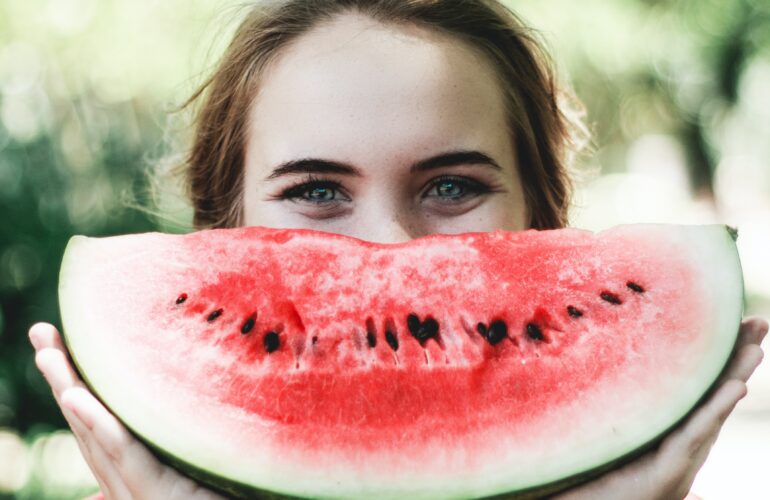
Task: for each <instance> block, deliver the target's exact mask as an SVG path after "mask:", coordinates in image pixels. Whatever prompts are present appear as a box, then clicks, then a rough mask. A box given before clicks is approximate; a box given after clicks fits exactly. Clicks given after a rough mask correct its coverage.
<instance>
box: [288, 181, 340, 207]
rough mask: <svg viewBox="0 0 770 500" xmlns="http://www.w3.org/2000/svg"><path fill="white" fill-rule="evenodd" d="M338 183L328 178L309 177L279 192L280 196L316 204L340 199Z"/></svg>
mask: <svg viewBox="0 0 770 500" xmlns="http://www.w3.org/2000/svg"><path fill="white" fill-rule="evenodd" d="M340 187H341V186H340V184H339V183H337V182H334V181H329V180H320V179H314V178H310V179H308V180H307V181H305V182H301V183H299V184H296V185H294V186H291V187H290V188H288V189H286V190H285V191H283V192H282V193H281V198H283V199H287V200H293V201H305V202H308V203H314V204H317V205H323V204H331V203H336V202H338V201H340V199H339V194H340V192H339V190H340Z"/></svg>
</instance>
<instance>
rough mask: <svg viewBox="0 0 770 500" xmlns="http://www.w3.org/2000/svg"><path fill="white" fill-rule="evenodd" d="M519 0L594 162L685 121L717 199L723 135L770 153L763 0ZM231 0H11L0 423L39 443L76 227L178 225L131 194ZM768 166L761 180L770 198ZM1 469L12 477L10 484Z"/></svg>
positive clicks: (696, 161)
mask: <svg viewBox="0 0 770 500" xmlns="http://www.w3.org/2000/svg"><path fill="white" fill-rule="evenodd" d="M507 3H509V4H510V5H512V6H513V7H514V9H516V10H517V11H519V12H520V13H521V14H523V16H524V18H525V19H527V20H529V21H530V22H531V23H532V25H533V26H535V27H536V28H537V29H538V30H540V31H541V32H542V33H543V35H544V38H545V39H546V40H547V41H548V42H549V43H550V45H551V46H552V49H553V52H554V53H555V55H556V60H557V63H558V64H559V65H560V66H561V67H562V69H563V70H564V73H563V75H562V76H566V75H569V77H570V80H571V82H572V84H573V85H574V88H575V89H576V93H577V95H578V96H579V97H580V99H581V100H582V101H583V102H584V103H585V105H586V108H587V109H588V122H589V124H590V125H591V128H592V130H593V131H594V133H595V139H594V144H595V148H594V149H595V151H594V155H593V156H592V157H591V158H590V159H587V160H586V163H587V164H591V165H594V166H598V167H599V168H600V169H601V171H602V173H603V174H607V173H613V172H622V171H624V170H625V169H626V166H627V163H628V161H627V160H628V155H629V150H630V149H631V148H632V147H633V146H634V144H635V143H636V142H637V141H638V140H639V139H640V138H642V137H644V136H647V135H650V134H657V135H665V136H667V137H671V138H673V140H674V141H676V143H678V144H679V145H680V146H681V148H682V151H684V154H685V160H686V161H685V164H686V167H687V172H688V174H689V180H688V182H689V188H690V190H691V194H692V196H693V197H694V199H696V198H697V199H703V198H705V199H706V200H707V201H708V203H711V204H712V205H713V206H714V207H717V208H719V207H720V206H721V207H724V206H725V204H727V205H729V206H728V208H729V207H731V206H732V205H730V203H728V202H726V201H725V200H722V199H720V188H719V186H718V185H717V184H718V179H717V178H716V177H717V174H718V171H719V169H720V168H723V169H726V168H728V166H729V165H732V163H729V162H724V161H723V160H725V156H726V155H727V152H729V151H732V150H734V149H735V148H738V149H740V151H741V154H743V155H744V156H745V155H748V156H750V158H748V159H745V158H744V157H741V158H744V159H745V160H746V161H749V162H752V161H753V162H755V163H756V164H758V165H760V169H761V168H764V169H765V170H767V162H766V158H768V157H770V146H768V144H770V129H769V128H768V127H769V125H768V123H770V97H768V95H770V92H769V91H768V89H770V2H768V1H767V0H679V1H675V0H671V1H663V0H617V1H614V2H606V1H604V0H584V1H581V2H572V1H569V0H550V1H548V2H541V1H536V0H521V1H518V2H514V1H512V0H511V1H508V2H507ZM232 5H234V3H233V2H226V1H218V2H217V1H214V0H210V1H202V0H199V1H194V2H190V1H183V0H168V1H164V2H155V1H150V0H141V1H132V2H129V1H127V0H109V1H101V0H100V1H96V0H58V1H57V0H49V1H43V0H4V1H3V2H2V3H0V211H1V214H2V216H1V217H0V300H1V302H2V309H1V310H0V429H1V428H8V429H12V430H13V432H15V433H18V434H19V435H20V436H22V437H23V438H24V440H25V441H26V442H27V443H32V441H33V440H35V439H36V437H38V436H44V435H48V433H50V432H51V431H53V430H54V429H58V428H63V427H64V426H65V425H64V421H63V419H62V418H61V415H60V413H59V411H58V409H57V408H56V406H55V404H54V402H53V399H52V398H51V396H50V391H49V390H48V388H47V386H46V384H45V383H44V382H43V380H42V379H41V377H40V375H39V374H38V372H37V370H36V368H35V366H34V362H33V358H32V350H31V348H30V346H29V345H28V341H27V338H26V331H27V329H28V328H29V326H30V325H31V324H32V323H34V322H36V321H49V322H52V323H54V324H58V323H59V314H58V306H57V298H56V288H57V278H58V269H59V264H60V259H61V255H62V251H63V249H64V246H65V244H66V242H67V239H68V238H69V237H70V236H71V235H73V234H88V235H94V236H96V235H112V234H121V233H131V232H139V231H149V230H154V229H156V228H158V227H165V226H162V225H159V224H160V223H159V221H158V220H157V219H156V218H154V217H153V216H151V215H148V213H147V212H143V211H138V210H135V209H132V208H130V201H131V200H136V199H139V200H144V199H146V196H145V193H146V191H147V184H146V171H147V168H148V167H149V166H151V165H152V164H153V162H154V161H155V160H156V159H157V158H160V157H161V156H162V155H164V154H165V153H166V152H167V143H166V141H164V128H165V123H166V113H165V111H166V110H167V109H168V108H169V103H173V102H179V101H180V99H181V98H183V97H184V94H185V91H189V89H190V83H191V81H195V80H196V78H197V77H198V76H199V74H201V73H205V71H206V65H207V64H210V63H211V62H212V61H213V60H215V57H216V54H217V53H218V51H219V50H220V49H221V46H222V43H223V42H224V41H226V40H227V36H226V31H227V30H228V29H231V27H232V23H230V20H231V19H230V18H231V17H234V15H235V14H237V11H236V10H235V9H234V8H232ZM736 135H737V136H738V137H737V138H736V137H734V136H736ZM741 137H744V138H745V139H741ZM741 140H743V141H745V143H746V144H747V145H746V146H742V144H744V143H743V142H741ZM730 141H732V142H730ZM736 141H737V142H736ZM736 144H737V145H736ZM730 154H732V153H730ZM742 161H743V160H742ZM723 163H724V164H726V165H728V166H723V167H722V166H720V165H721V164H723ZM725 172H726V173H725ZM761 173H762V172H761V171H760V174H761ZM721 175H723V176H726V178H727V179H729V178H730V177H729V176H730V175H732V174H731V172H730V171H724V172H723V173H722V174H721ZM734 175H742V174H741V173H740V172H738V171H736V173H735V174H734ZM763 175H764V174H762V175H759V176H758V177H757V178H756V179H755V180H754V182H755V183H758V189H759V190H760V191H761V192H762V193H764V195H763V196H764V198H763V199H764V202H761V203H766V202H767V200H768V199H770V175H764V177H763ZM760 208H761V209H762V210H764V209H766V208H767V205H762V206H761V207H760ZM718 213H719V212H718ZM723 213H724V214H726V215H725V217H724V218H726V219H730V217H732V216H733V215H734V214H736V213H738V212H735V211H732V212H723ZM115 289H116V293H119V290H120V284H116V288H115ZM766 290H767V288H765V289H763V290H760V289H753V290H750V293H751V297H752V299H751V300H752V303H753V304H755V305H756V304H759V306H756V308H758V310H765V311H767V309H763V308H766V307H768V302H769V299H768V298H767V293H766ZM1 460H2V457H0V462H1ZM33 469H34V467H33ZM0 476H1V474H0ZM38 479H39V478H38ZM2 481H3V479H2V477H0V495H2V494H3V493H2V492H3V491H5V492H6V493H5V494H6V495H14V493H13V490H12V489H10V490H9V488H11V486H8V485H5V484H3V483H2ZM41 484H43V482H40V481H35V480H33V481H29V482H28V483H27V486H26V488H25V489H24V490H22V492H19V493H18V495H20V496H22V497H25V498H40V497H61V496H70V495H75V494H77V491H75V492H73V491H70V492H69V493H67V494H66V495H65V494H63V493H61V492H59V493H55V492H50V491H44V490H43V489H41V488H42V486H41Z"/></svg>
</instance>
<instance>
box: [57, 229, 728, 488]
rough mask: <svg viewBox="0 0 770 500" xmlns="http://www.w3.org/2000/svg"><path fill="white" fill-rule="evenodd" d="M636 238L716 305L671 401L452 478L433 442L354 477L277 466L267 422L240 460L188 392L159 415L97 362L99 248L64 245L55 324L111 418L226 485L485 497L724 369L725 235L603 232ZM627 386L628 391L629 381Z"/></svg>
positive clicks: (538, 479) (646, 428) (630, 440)
mask: <svg viewBox="0 0 770 500" xmlns="http://www.w3.org/2000/svg"><path fill="white" fill-rule="evenodd" d="M640 230H648V231H661V232H662V233H661V234H664V235H665V237H663V236H662V237H661V241H669V242H672V243H677V242H678V244H681V245H682V246H683V247H684V248H688V247H689V248H694V249H695V250H693V251H692V252H691V258H692V259H693V260H694V267H695V268H696V269H699V270H700V276H702V277H703V283H702V284H701V288H699V290H702V291H708V292H706V293H711V294H712V297H711V298H710V300H708V302H709V303H711V304H713V305H714V306H715V307H713V308H711V309H709V310H707V311H706V312H708V313H710V314H712V317H711V318H710V320H711V321H710V323H711V324H713V325H714V327H713V336H712V337H711V338H712V340H713V341H712V344H711V345H710V346H707V348H706V352H705V353H704V354H703V355H702V362H701V363H700V364H699V365H698V367H699V371H698V372H695V373H692V376H691V377H690V378H689V380H688V381H687V383H685V384H684V385H682V386H681V388H680V390H679V392H678V394H677V395H676V397H670V398H669V399H671V401H667V402H666V408H665V409H666V410H668V413H665V414H664V413H663V412H662V411H661V412H659V413H657V412H645V413H643V414H640V415H638V417H637V418H636V419H633V418H632V419H629V420H627V425H626V426H625V428H624V429H622V430H621V431H622V432H623V435H618V436H616V437H615V439H605V440H602V441H596V440H591V438H590V436H589V429H587V431H586V436H587V437H586V442H585V443H584V446H580V447H576V446H575V445H574V443H573V444H571V445H570V448H569V449H565V450H563V451H562V452H560V453H557V452H555V450H554V448H555V447H556V446H559V443H558V442H549V443H548V446H549V449H547V450H544V453H543V455H542V456H538V451H537V450H538V448H537V443H533V444H532V445H531V446H528V447H523V448H521V450H520V451H518V452H517V451H515V447H516V445H517V443H507V442H506V439H505V436H504V435H500V436H497V437H498V449H496V450H490V452H489V454H490V457H493V458H494V460H489V461H488V462H487V463H486V464H485V465H484V468H483V469H480V470H475V471H468V474H465V475H463V474H457V473H453V474H451V475H444V476H442V475H441V469H442V468H441V462H442V460H445V461H446V464H447V468H448V469H452V470H456V469H457V465H456V463H457V462H458V461H462V459H463V457H462V453H458V454H457V455H458V456H452V455H451V454H449V455H448V454H447V450H448V449H451V446H452V443H444V442H441V441H436V442H435V443H434V444H433V446H435V449H434V450H430V451H432V453H433V456H434V457H435V462H436V463H435V464H433V465H432V466H431V467H430V469H431V470H428V471H426V470H416V469H415V470H412V471H402V473H401V474H400V475H399V477H392V476H389V475H388V474H382V467H380V465H381V464H380V463H379V462H378V460H379V459H380V458H381V457H377V456H373V457H369V458H370V459H371V462H372V463H371V465H370V466H369V467H366V468H365V469H362V470H361V471H359V472H360V473H359V475H358V477H351V475H350V474H349V471H348V470H347V469H346V468H345V466H344V463H345V460H342V459H341V460H339V461H335V460H334V459H333V458H334V457H329V460H328V461H327V463H324V464H323V466H319V467H317V468H315V469H309V468H301V469H300V468H297V467H296V466H294V465H293V464H292V463H291V461H290V460H289V461H284V462H281V458H282V457H280V456H276V451H277V449H271V448H270V445H269V435H270V426H271V425H273V424H271V423H269V422H265V425H264V429H261V431H264V433H265V436H266V439H265V443H266V444H267V445H266V446H265V447H264V448H263V449H259V450H250V451H251V454H250V456H243V453H242V452H243V450H242V449H240V448H238V447H237V446H236V445H238V444H239V443H232V444H233V447H231V448H229V449H228V448H225V447H224V446H221V445H222V443H229V442H228V435H229V433H228V430H227V429H219V428H217V426H215V425H211V426H208V427H206V430H207V433H206V434H201V432H200V427H198V425H199V424H200V422H201V421H205V420H206V417H205V416H206V415H210V416H211V419H210V421H211V422H212V423H214V422H215V420H214V417H215V416H216V414H217V411H218V410H219V409H218V408H216V407H214V406H213V405H210V404H209V402H206V401H202V402H201V401H196V399H195V394H192V393H191V394H187V395H182V397H181V398H179V399H180V400H185V398H187V399H188V400H189V401H190V402H191V403H192V404H195V407H191V408H188V410H189V411H190V412H191V415H196V417H200V419H197V418H196V419H193V418H191V419H189V420H187V419H184V420H181V421H180V420H178V419H174V418H176V416H177V415H172V416H171V417H170V416H169V415H167V414H166V413H165V412H164V411H163V410H164V407H163V405H162V404H158V405H152V404H147V401H146V399H147V394H146V392H145V391H150V392H152V390H153V389H152V388H149V389H148V388H136V387H132V384H131V383H130V378H124V377H120V376H116V375H115V374H114V370H113V366H115V362H114V359H106V358H105V357H104V356H102V353H103V352H105V351H104V348H103V347H102V346H100V344H99V342H100V339H102V338H103V336H100V335H99V333H100V331H99V328H100V327H101V325H97V324H96V323H95V322H94V321H92V320H91V319H90V318H91V314H90V311H91V309H90V307H92V306H91V304H90V303H89V302H90V300H91V297H89V295H88V289H87V286H84V282H85V283H87V282H88V277H89V275H90V274H92V273H93V272H94V271H93V263H94V262H99V261H100V260H102V259H104V249H105V248H107V247H106V246H103V245H102V244H101V243H100V241H99V240H95V239H87V238H73V240H72V241H71V242H70V245H69V246H68V248H67V251H66V254H65V258H64V264H63V266H62V274H61V278H60V294H59V297H60V301H61V311H62V320H63V323H64V328H65V331H66V332H71V333H72V335H68V337H67V341H68V344H69V346H70V349H71V351H72V353H73V354H74V357H75V361H76V363H77V364H78V365H79V366H80V367H81V369H82V371H83V372H84V373H86V374H87V375H88V377H89V380H90V382H91V383H92V384H93V389H94V391H95V392H96V393H97V394H99V395H100V397H101V398H102V399H103V400H104V401H105V402H106V403H107V404H108V405H109V406H110V407H111V408H112V409H113V411H114V413H116V414H118V415H120V416H121V418H122V419H123V421H124V422H125V423H126V424H127V425H128V426H129V427H130V428H131V429H133V430H134V431H135V432H137V433H138V434H140V435H141V436H142V437H143V438H144V439H146V440H147V441H149V442H152V443H154V444H155V445H156V446H157V447H158V448H160V449H163V450H165V451H166V452H168V453H169V454H171V455H173V456H176V457H179V458H180V459H183V460H184V461H186V462H188V463H190V464H192V465H194V466H195V467H197V468H199V469H203V470H206V471H209V472H210V473H212V474H213V475H216V476H223V477H229V478H231V479H234V480H237V481H239V482H242V483H244V484H251V485H254V486H255V487H258V488H262V489H270V490H273V491H277V492H283V493H286V494H292V495H307V496H313V497H329V498H337V497H339V498H343V497H344V498H362V497H366V498H406V497H408V498H415V499H417V498H467V497H474V496H485V495H492V494H496V493H502V492H507V491H515V490H520V489H522V488H528V487H532V486H538V485H542V484H547V483H550V482H553V481H555V480H558V479H560V478H562V477H564V476H566V475H571V474H578V473H580V472H583V471H585V470H590V469H593V468H595V467H597V466H599V465H601V464H604V463H606V462H608V461H612V460H614V459H616V458H618V457H619V456H622V455H624V454H625V453H627V452H630V451H632V450H633V449H635V448H636V447H638V446H639V445H640V444H643V443H645V442H647V441H649V440H650V439H653V438H655V437H656V436H657V435H659V434H660V433H661V432H663V431H665V430H666V429H668V428H669V427H670V426H671V425H672V424H673V423H674V422H676V421H677V420H679V419H680V418H681V417H683V416H684V415H685V414H686V413H687V412H688V411H689V410H690V409H691V408H692V406H693V405H694V404H695V402H696V401H697V400H698V399H700V398H701V396H702V395H703V394H704V392H705V391H706V390H707V388H708V387H709V386H710V385H711V384H712V382H713V381H714V380H715V379H716V378H717V376H718V374H719V372H720V371H721V369H722V368H723V366H724V365H725V363H726V360H727V356H728V355H729V353H730V352H731V349H732V346H733V345H734V343H735V338H736V335H737V331H738V324H739V322H740V318H741V314H742V289H743V283H742V274H741V270H740V263H739V261H738V256H737V251H736V249H735V245H734V243H733V241H732V239H731V238H730V236H729V234H728V232H727V231H726V230H725V228H724V226H701V227H687V226H670V227H666V226H647V227H645V228H640V227H639V226H629V227H618V228H614V229H612V230H611V231H630V232H631V233H630V234H633V233H634V232H636V231H640ZM157 237H158V238H163V236H157ZM128 258H136V259H141V250H140V249H137V253H135V254H133V255H129V257H128ZM84 280H85V281H84ZM717 306H718V307H717ZM75 333H76V334H75ZM662 375H663V374H662ZM662 383H665V380H662ZM159 385H160V384H159ZM628 386H629V387H632V386H633V385H632V383H630V382H629V384H628ZM156 396H157V395H156ZM615 396H616V397H617V395H615ZM157 397H160V396H157ZM592 397H594V398H595V400H594V401H593V405H594V407H595V408H597V409H599V408H602V409H606V410H608V411H609V409H610V408H620V409H619V410H618V412H619V413H622V411H623V410H622V404H618V402H617V401H611V400H605V399H603V398H604V397H606V395H602V394H598V395H593V396H592ZM631 399H632V398H631V395H630V394H629V400H631ZM589 406H590V405H589ZM583 407H585V404H584V405H583ZM584 413H585V409H576V413H575V418H578V417H579V416H580V415H583V414H584ZM172 417H174V418H172ZM570 417H571V415H569V414H568V411H567V412H563V414H562V415H561V418H562V419H563V421H567V422H569V421H572V419H571V418H570ZM229 418H231V419H232V420H231V422H238V420H239V416H238V415H236V414H232V415H229ZM607 418H609V417H607ZM546 430H548V431H550V429H546ZM254 431H255V432H258V431H260V430H259V429H255V430H254ZM491 431H494V430H491ZM554 431H555V429H554ZM541 448H542V447H541ZM460 451H462V450H460ZM365 458H366V457H365ZM340 464H342V465H340ZM523 464H525V466H526V465H529V468H528V469H527V470H523ZM511 471H515V473H512V472H511ZM338 478H345V481H344V482H338Z"/></svg>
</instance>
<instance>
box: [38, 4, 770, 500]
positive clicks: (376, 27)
mask: <svg viewBox="0 0 770 500" xmlns="http://www.w3.org/2000/svg"><path fill="white" fill-rule="evenodd" d="M194 102H196V103H197V102H200V112H199V113H198V115H197V122H196V129H195V135H194V140H193V143H192V146H191V149H190V152H189V155H188V156H187V161H186V164H185V167H186V174H187V176H188V177H187V178H188V180H189V187H190V195H191V200H192V203H193V206H194V209H195V219H194V220H195V225H196V226H197V227H199V228H205V227H232V226H238V225H262V226H271V227H293V228H312V229H318V230H325V231H330V232H336V233H343V234H347V235H350V236H355V237H358V238H362V239H366V240H372V241H378V242H399V241H405V240H409V239H411V238H416V237H419V236H424V235H428V234H432V233H461V232H466V231H489V230H493V229H498V228H502V229H507V230H511V231H517V230H523V229H526V228H541V229H545V228H558V227H562V226H564V225H566V222H567V221H566V214H567V209H568V204H569V195H570V182H569V178H568V175H567V163H566V158H567V157H568V155H569V153H570V151H571V146H572V145H573V142H574V141H573V137H575V134H574V132H575V130H576V129H575V124H574V123H572V122H571V121H570V120H569V119H568V116H567V112H566V108H564V104H565V101H564V100H563V99H562V96H561V95H560V93H559V89H558V88H557V86H556V84H555V82H554V80H553V78H552V76H551V73H550V71H549V69H548V66H547V64H546V61H545V59H544V55H543V53H542V51H541V50H540V47H539V46H538V44H537V43H536V41H535V40H534V39H533V38H532V37H531V35H530V32H529V31H528V30H527V29H526V27H524V26H523V25H522V24H521V23H520V22H519V21H518V19H517V18H516V17H515V16H514V15H513V14H512V13H511V12H509V11H508V10H506V9H505V8H504V7H502V6H501V5H500V4H498V3H496V2H494V1H493V0H403V1H397V0H369V1H364V0H287V1H280V2H270V3H269V4H265V5H262V4H259V5H257V6H255V7H254V8H253V10H251V11H250V13H249V15H248V16H247V18H246V19H245V21H244V22H243V24H242V25H241V26H240V28H239V29H238V31H237V32H236V34H235V38H234V40H233V41H232V43H231V45H230V46H229V48H228V49H227V51H226V52H225V54H224V56H223V59H222V61H221V63H220V65H219V66H218V68H217V69H216V71H215V73H214V74H213V76H212V77H211V78H210V80H209V81H208V82H206V83H205V84H204V85H203V87H202V88H201V89H200V90H199V91H198V92H196V93H195V94H194V95H193V97H192V98H191V100H190V101H189V102H188V104H192V103H194ZM766 332H767V323H766V322H765V321H763V320H760V319H756V318H755V319H747V320H745V321H744V322H743V323H742V326H741V332H740V339H739V346H738V349H737V350H736V353H735V356H734V358H733V359H732V360H731V362H730V366H729V368H728V370H727V372H726V374H725V376H724V377H723V379H722V380H721V382H720V385H719V387H718V389H717V390H716V392H715V393H714V394H713V395H712V396H711V398H710V399H708V401H706V402H705V403H704V404H703V405H702V406H701V407H700V408H698V409H697V411H696V412H695V413H694V414H693V415H692V416H691V417H690V418H689V419H688V420H687V421H686V422H684V423H683V424H681V425H680V426H679V427H678V428H677V429H676V430H675V431H674V432H672V433H671V434H670V435H669V436H668V437H667V438H666V439H665V440H664V441H663V442H662V443H661V444H660V446H658V447H657V448H656V449H654V450H652V451H650V452H649V453H647V454H645V455H643V456H641V457H639V458H637V459H636V460H634V461H633V462H631V463H629V464H627V465H625V466H623V467H621V468H619V469H617V470H614V471H612V472H609V473H607V474H605V475H603V476H602V477H600V478H598V479H596V480H594V481H592V482H590V483H587V484H585V485H582V486H580V487H577V488H574V489H572V490H570V491H567V492H564V493H563V494H562V495H561V496H560V498H586V499H587V498H591V499H595V498H624V499H637V498H638V499H669V498H683V497H685V496H686V495H687V493H688V491H689V487H690V485H691V484H692V481H693V478H694V476H695V474H696V472H697V471H698V469H699V468H700V467H701V465H702V464H703V462H704V460H705V458H706V455H707V453H708V451H709V449H710V447H711V445H712V444H713V442H714V440H715V439H716V437H717V434H718V433H719V429H720V427H721V425H722V423H723V422H724V420H725V419H726V418H727V416H728V415H729V413H730V412H731V411H732V409H733V407H734V406H735V404H736V403H737V402H738V400H740V399H741V398H742V397H743V396H744V395H745V394H746V381H747V379H748V378H749V376H750V375H751V373H752V372H753V371H754V369H755V368H756V367H757V365H758V364H759V362H760V359H761V357H762V351H761V349H760V347H759V344H760V342H761V340H762V338H763V337H764V335H765V333H766ZM30 338H31V340H32V343H33V345H34V346H35V348H36V349H37V357H36V360H37V364H38V366H39V368H40V369H41V371H42V372H43V374H44V375H45V377H46V379H47V380H48V382H49V383H50V385H51V387H52V390H53V393H54V396H55V397H56V400H57V402H58V403H59V405H60V406H61V409H62V411H63V413H64V416H65V417H66V418H67V421H68V422H69V424H70V425H71V427H72V430H73V432H74V434H75V436H76V438H77V440H78V442H79V444H80V447H81V450H82V452H83V455H84V456H85V459H86V461H87V462H88V464H89V465H90V466H91V468H92V470H93V472H94V474H95V475H96V478H97V480H98V482H99V485H100V486H101V488H102V491H103V492H104V494H105V496H106V497H108V498H118V499H123V498H179V499H188V498H213V497H216V495H215V494H214V493H212V492H209V491H207V490H205V489H204V488H202V487H200V486H198V485H197V484H195V483H194V482H192V481H191V480H189V479H187V478H185V477H183V476H181V475H179V474H178V473H176V472H175V471H174V470H172V469H170V468H168V467H166V466H165V465H163V464H161V463H160V462H158V461H157V460H156V459H155V457H154V456H153V455H151V454H150V453H149V452H148V450H147V449H146V448H145V447H144V446H143V445H142V444H140V443H139V442H137V441H136V440H135V439H134V438H133V437H132V436H131V435H130V434H129V433H128V432H127V431H126V429H125V428H124V427H123V426H122V425H121V424H120V423H119V422H118V420H117V419H116V418H115V417H114V416H113V415H112V414H110V413H109V412H108V411H107V410H106V409H105V408H104V407H103V406H102V405H101V404H100V403H99V401H98V400H97V399H96V398H94V397H93V396H92V395H91V394H90V393H89V392H88V390H87V389H86V388H85V387H84V385H83V383H82V381H81V380H80V379H79V378H78V376H77V375H76V373H75V372H74V370H73V368H72V366H71V364H70V363H69V361H68V358H67V354H66V351H65V349H64V348H63V346H62V344H61V341H60V338H59V333H58V332H57V331H56V329H55V328H54V327H53V326H51V325H47V324H38V325H35V326H33V327H32V329H31V330H30Z"/></svg>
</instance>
